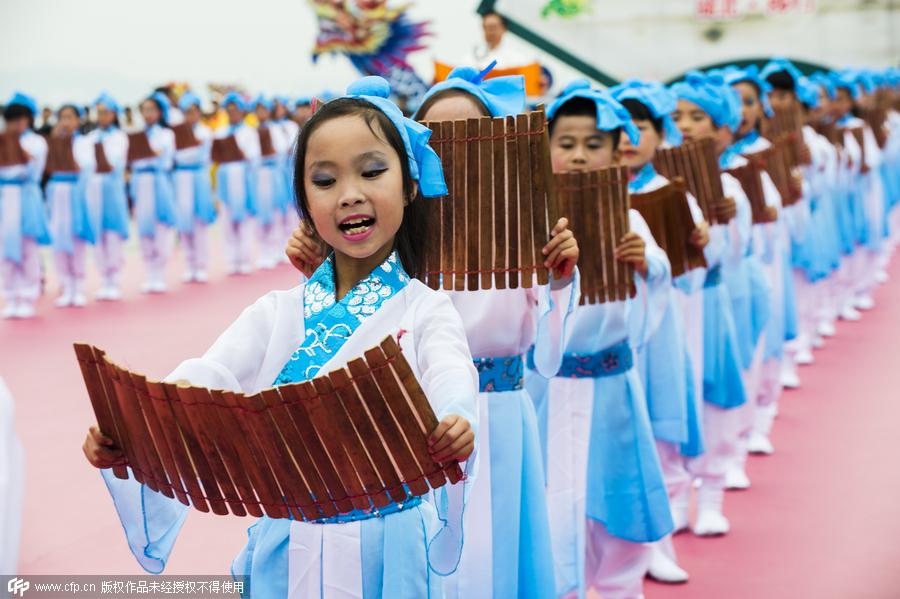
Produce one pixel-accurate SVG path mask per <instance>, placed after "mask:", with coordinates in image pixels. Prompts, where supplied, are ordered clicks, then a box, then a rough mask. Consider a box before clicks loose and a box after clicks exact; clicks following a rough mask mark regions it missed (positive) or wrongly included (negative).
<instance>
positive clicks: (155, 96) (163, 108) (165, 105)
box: [150, 92, 171, 123]
mask: <svg viewBox="0 0 900 599" xmlns="http://www.w3.org/2000/svg"><path fill="white" fill-rule="evenodd" d="M150 99H151V100H155V101H156V103H157V104H159V111H160V112H161V113H162V118H163V120H164V121H166V122H167V123H168V122H169V108H170V107H171V105H170V104H169V98H168V97H166V94H164V93H162V92H153V93H152V94H150Z"/></svg>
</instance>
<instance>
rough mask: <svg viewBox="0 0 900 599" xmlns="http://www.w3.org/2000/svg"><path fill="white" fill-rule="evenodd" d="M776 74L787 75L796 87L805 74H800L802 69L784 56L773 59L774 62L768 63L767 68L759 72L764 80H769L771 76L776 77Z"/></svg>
mask: <svg viewBox="0 0 900 599" xmlns="http://www.w3.org/2000/svg"><path fill="white" fill-rule="evenodd" d="M775 73H787V74H788V76H789V77H790V78H791V79H793V80H794V86H797V85H798V84H799V83H800V80H801V79H803V73H801V72H800V69H798V68H797V67H796V66H795V65H794V63H792V62H791V61H790V60H788V59H787V58H784V57H783V56H776V57H774V58H772V60H770V61H769V62H768V63H766V66H764V67H763V68H762V70H761V71H760V72H759V76H760V78H762V79H768V78H769V76H771V75H774V74H775Z"/></svg>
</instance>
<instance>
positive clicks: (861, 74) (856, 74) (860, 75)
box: [850, 69, 878, 94]
mask: <svg viewBox="0 0 900 599" xmlns="http://www.w3.org/2000/svg"><path fill="white" fill-rule="evenodd" d="M850 76H851V77H853V79H854V80H855V81H856V83H858V84H859V85H860V86H861V87H862V89H863V90H864V91H865V92H866V93H867V94H874V93H875V90H877V89H878V85H877V84H876V82H875V76H874V74H873V73H872V72H871V71H868V70H865V69H859V70H856V71H851V72H850Z"/></svg>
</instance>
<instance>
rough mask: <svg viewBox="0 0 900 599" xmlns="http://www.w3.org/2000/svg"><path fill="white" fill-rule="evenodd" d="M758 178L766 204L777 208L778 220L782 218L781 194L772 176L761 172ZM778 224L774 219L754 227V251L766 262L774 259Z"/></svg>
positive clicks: (778, 230) (779, 224)
mask: <svg viewBox="0 0 900 599" xmlns="http://www.w3.org/2000/svg"><path fill="white" fill-rule="evenodd" d="M760 178H761V179H762V188H763V197H764V198H765V201H766V206H774V207H775V208H777V209H778V218H779V220H783V219H784V213H783V212H784V211H783V210H782V208H781V194H780V193H778V188H777V187H775V182H774V181H772V177H770V176H769V173H766V172H761V173H760ZM780 226H781V223H779V222H778V221H775V222H773V223H766V224H764V225H760V226H758V227H756V230H755V231H754V252H755V253H756V254H757V255H759V256H760V258H761V259H762V260H763V262H765V263H766V264H772V262H773V261H774V260H775V255H776V248H777V246H778V237H779V235H780Z"/></svg>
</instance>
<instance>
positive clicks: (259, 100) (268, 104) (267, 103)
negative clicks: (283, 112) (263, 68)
mask: <svg viewBox="0 0 900 599" xmlns="http://www.w3.org/2000/svg"><path fill="white" fill-rule="evenodd" d="M260 104H262V105H263V107H264V108H265V109H266V110H268V111H269V112H272V108H274V106H275V105H274V104H273V103H272V100H271V99H269V98H266V97H265V96H264V95H262V94H260V95H258V96H256V99H254V100H253V103H252V104H251V107H252V108H253V110H256V107H257V106H259V105H260Z"/></svg>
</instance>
